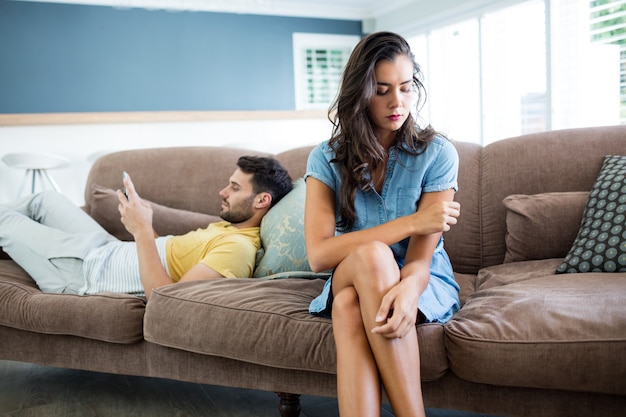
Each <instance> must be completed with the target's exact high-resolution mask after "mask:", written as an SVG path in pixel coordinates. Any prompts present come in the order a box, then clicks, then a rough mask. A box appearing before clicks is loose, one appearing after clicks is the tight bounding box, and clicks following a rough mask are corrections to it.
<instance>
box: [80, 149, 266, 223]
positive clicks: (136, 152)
mask: <svg viewBox="0 0 626 417" xmlns="http://www.w3.org/2000/svg"><path fill="white" fill-rule="evenodd" d="M243 155H258V156H269V154H267V153H263V152H258V151H252V150H248V149H240V148H226V147H210V146H206V147H204V146H200V147H173V148H152V149H133V150H128V151H121V152H115V153H111V154H108V155H104V156H102V157H100V158H99V159H98V160H97V161H96V162H95V163H94V164H93V166H92V168H91V170H90V172H89V176H88V177H87V184H86V187H85V210H86V211H87V212H88V213H90V212H91V204H92V203H93V188H92V186H93V185H100V186H103V187H107V188H112V189H119V188H121V187H122V171H124V170H126V171H127V172H128V174H129V175H130V177H131V178H132V180H133V183H134V184H135V188H136V189H137V192H138V193H139V194H140V195H141V196H142V197H143V198H145V199H147V200H150V201H152V202H155V203H158V204H162V205H165V206H168V207H172V208H176V209H182V210H189V211H193V212H199V213H206V214H211V215H219V212H220V205H221V198H220V196H219V194H218V193H219V191H220V190H221V189H222V188H224V187H225V186H226V185H227V184H228V179H229V178H230V176H231V175H232V173H233V172H234V171H235V168H237V160H238V159H239V157H240V156H243Z"/></svg>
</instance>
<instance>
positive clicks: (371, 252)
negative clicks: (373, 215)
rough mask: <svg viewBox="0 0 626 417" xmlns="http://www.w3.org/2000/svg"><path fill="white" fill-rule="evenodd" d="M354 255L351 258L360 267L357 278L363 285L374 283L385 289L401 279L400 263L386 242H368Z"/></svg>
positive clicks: (382, 289)
mask: <svg viewBox="0 0 626 417" xmlns="http://www.w3.org/2000/svg"><path fill="white" fill-rule="evenodd" d="M353 255H354V256H353V258H351V259H350V260H351V262H354V264H355V265H357V268H358V269H359V272H358V273H357V274H356V278H355V279H356V280H358V281H360V283H361V285H363V284H365V285H373V286H375V287H377V288H379V289H380V290H381V291H384V290H385V289H386V288H388V287H389V286H390V285H394V284H395V283H396V282H397V280H398V279H399V269H398V264H397V263H396V260H395V258H394V256H393V252H392V251H391V249H390V248H389V246H387V245H385V244H384V243H382V242H378V241H374V242H368V243H366V244H363V245H361V246H359V247H358V248H357V249H356V250H355V251H354V253H353ZM357 285H358V282H357Z"/></svg>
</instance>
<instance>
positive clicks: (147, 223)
mask: <svg viewBox="0 0 626 417" xmlns="http://www.w3.org/2000/svg"><path fill="white" fill-rule="evenodd" d="M122 183H123V189H124V191H122V190H118V191H117V196H118V199H119V201H120V204H119V206H118V210H119V212H120V216H121V217H120V220H121V221H122V223H123V224H124V227H126V230H128V231H129V232H130V234H132V235H133V236H134V237H135V240H137V238H138V237H139V236H140V235H143V234H144V233H147V234H149V235H150V236H152V237H154V230H153V229H152V207H151V206H150V204H149V203H147V202H145V201H143V200H142V199H141V197H139V195H138V194H137V191H135V185H134V184H133V181H132V180H131V178H130V176H129V175H128V173H126V171H124V172H123V173H122Z"/></svg>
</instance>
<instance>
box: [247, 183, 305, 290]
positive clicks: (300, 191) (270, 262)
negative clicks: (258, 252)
mask: <svg viewBox="0 0 626 417" xmlns="http://www.w3.org/2000/svg"><path fill="white" fill-rule="evenodd" d="M305 192H306V186H305V184H304V179H302V178H300V179H298V180H296V181H295V182H294V187H293V190H291V192H290V193H289V194H287V195H286V196H285V197H283V199H282V200H280V201H279V202H278V204H276V205H275V206H274V207H272V209H271V210H270V211H269V212H268V213H267V214H266V215H265V217H263V220H262V221H261V244H262V245H263V251H264V254H263V257H262V258H261V261H260V262H259V264H258V265H257V267H256V269H255V271H254V277H256V278H259V277H266V276H268V275H275V274H279V273H284V272H292V271H311V267H310V266H309V262H308V260H307V257H306V247H305V244H304V198H305Z"/></svg>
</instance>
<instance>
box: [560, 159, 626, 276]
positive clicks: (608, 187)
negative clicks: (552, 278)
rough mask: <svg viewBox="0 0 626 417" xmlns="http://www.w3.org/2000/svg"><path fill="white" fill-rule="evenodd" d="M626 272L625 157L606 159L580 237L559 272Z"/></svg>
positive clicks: (590, 198)
mask: <svg viewBox="0 0 626 417" xmlns="http://www.w3.org/2000/svg"><path fill="white" fill-rule="evenodd" d="M575 272H626V156H613V155H608V156H605V157H604V161H603V163H602V169H601V170H600V174H599V175H598V178H597V180H596V182H595V184H594V185H593V188H592V190H591V192H590V193H589V199H588V200H587V205H586V207H585V212H584V213H583V219H582V222H581V225H580V229H579V230H578V235H577V236H576V240H574V244H573V245H572V247H571V249H570V251H569V252H568V254H567V256H566V257H565V259H564V260H563V263H561V265H560V266H559V267H558V268H557V270H556V273H557V274H562V273H575Z"/></svg>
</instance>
